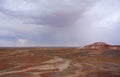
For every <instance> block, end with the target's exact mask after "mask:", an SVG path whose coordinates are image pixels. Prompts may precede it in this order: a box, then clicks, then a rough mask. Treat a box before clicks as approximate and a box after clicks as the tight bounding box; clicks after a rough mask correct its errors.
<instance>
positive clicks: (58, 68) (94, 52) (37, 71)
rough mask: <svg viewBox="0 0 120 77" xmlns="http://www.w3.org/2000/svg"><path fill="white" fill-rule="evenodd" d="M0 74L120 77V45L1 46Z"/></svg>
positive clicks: (12, 76)
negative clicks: (70, 46)
mask: <svg viewBox="0 0 120 77" xmlns="http://www.w3.org/2000/svg"><path fill="white" fill-rule="evenodd" d="M0 77H120V46H116V45H108V44H106V43H103V42H97V43H93V44H91V45H87V46H85V47H82V48H78V47H73V48H65V47H64V48H37V47H36V48H0Z"/></svg>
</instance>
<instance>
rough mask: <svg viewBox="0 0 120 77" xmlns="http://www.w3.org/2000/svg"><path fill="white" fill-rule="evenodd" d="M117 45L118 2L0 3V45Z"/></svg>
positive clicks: (31, 0) (20, 0)
mask: <svg viewBox="0 0 120 77" xmlns="http://www.w3.org/2000/svg"><path fill="white" fill-rule="evenodd" d="M97 41H102V42H106V43H108V44H120V0H0V46H83V45H87V44H90V43H93V42H97Z"/></svg>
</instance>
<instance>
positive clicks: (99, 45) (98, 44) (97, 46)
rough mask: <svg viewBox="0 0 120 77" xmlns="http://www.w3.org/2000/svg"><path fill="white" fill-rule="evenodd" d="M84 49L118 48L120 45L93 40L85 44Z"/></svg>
mask: <svg viewBox="0 0 120 77" xmlns="http://www.w3.org/2000/svg"><path fill="white" fill-rule="evenodd" d="M84 48H85V49H120V46H117V45H110V44H107V43H105V42H95V43H93V44H90V45H87V46H85V47H84Z"/></svg>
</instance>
